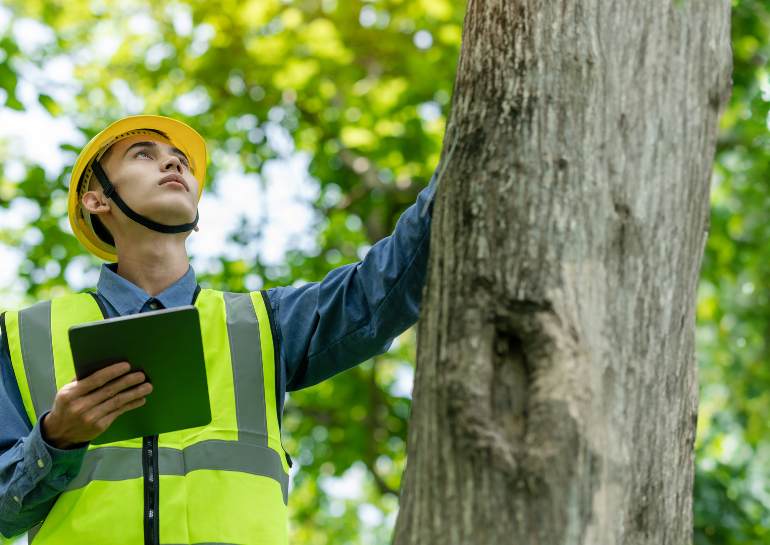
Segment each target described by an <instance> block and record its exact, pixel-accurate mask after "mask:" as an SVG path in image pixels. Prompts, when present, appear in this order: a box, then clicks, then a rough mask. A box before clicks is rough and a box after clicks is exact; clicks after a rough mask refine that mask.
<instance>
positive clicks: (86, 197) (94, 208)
mask: <svg viewBox="0 0 770 545" xmlns="http://www.w3.org/2000/svg"><path fill="white" fill-rule="evenodd" d="M81 203H82V204H83V208H85V209H86V210H87V211H88V212H89V213H91V214H105V213H107V212H109V211H110V203H109V201H108V200H107V198H105V196H104V194H103V193H101V192H100V191H86V192H85V193H84V194H83V198H82V199H81Z"/></svg>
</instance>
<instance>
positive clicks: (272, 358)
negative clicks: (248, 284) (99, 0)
mask: <svg viewBox="0 0 770 545" xmlns="http://www.w3.org/2000/svg"><path fill="white" fill-rule="evenodd" d="M206 161H207V158H206V148H205V143H204V141H203V139H202V138H201V136H200V135H199V134H198V133H197V132H196V131H195V130H193V129H192V128H190V127H189V126H187V125H185V124H184V123H181V122H179V121H176V120H173V119H170V118H166V117H161V116H147V115H145V116H130V117H126V118H124V119H121V120H119V121H116V122H115V123H113V124H111V125H110V126H109V127H107V128H106V129H104V130H103V131H102V132H101V133H99V134H98V135H96V136H95V137H94V138H93V139H92V140H91V141H90V142H89V143H88V144H87V145H86V146H85V148H84V149H83V150H82V151H81V153H80V155H79V157H78V159H77V161H76V162H75V166H74V168H73V173H72V178H71V182H70V198H69V217H70V223H71V225H72V228H73V232H74V233H75V235H76V236H77V238H78V239H79V240H80V241H81V242H82V243H83V244H84V246H85V247H86V248H87V249H88V250H89V251H90V252H92V253H93V254H95V255H97V256H98V257H100V258H102V259H104V260H106V261H108V262H110V263H108V264H104V265H102V269H101V275H100V278H99V282H98V285H97V290H96V292H94V293H81V294H73V295H69V296H65V297H60V298H57V299H54V300H53V301H45V302H42V303H39V304H37V305H34V306H32V307H29V308H27V309H23V310H22V311H19V312H7V313H5V314H4V315H3V316H2V319H0V326H2V339H0V371H2V373H1V374H0V376H2V381H3V382H2V386H3V387H2V388H0V422H2V425H1V427H0V453H2V454H0V533H2V534H3V535H4V536H7V537H10V536H13V535H17V534H20V533H23V532H25V531H28V530H29V539H30V542H31V543H34V544H35V545H38V544H41V545H58V544H81V543H82V544H95V543H110V544H113V543H114V544H138V543H145V544H159V543H163V544H171V543H174V544H179V543H186V544H192V543H238V544H270V545H273V544H282V543H286V542H287V535H286V532H287V520H286V502H287V489H288V467H289V465H290V464H291V459H290V458H289V456H288V454H286V453H285V452H284V450H283V447H282V445H281V441H280V415H281V413H282V409H283V400H284V395H285V393H286V392H287V391H292V390H298V389H300V388H305V387H308V386H311V385H313V384H316V383H318V382H320V381H322V380H325V379H327V378H329V377H331V376H333V375H335V374H336V373H339V372H341V371H343V370H345V369H348V368H350V367H352V366H354V365H356V364H358V363H360V362H362V361H364V360H366V359H368V358H370V357H372V356H374V355H376V354H378V353H382V352H384V351H385V350H387V348H388V347H389V346H390V343H391V342H392V340H393V338H394V337H395V336H397V335H398V334H400V333H401V332H402V331H403V330H405V329H406V328H407V327H409V326H410V325H411V324H413V323H414V322H415V321H416V319H417V317H418V310H419V304H420V298H421V291H422V287H423V284H424V279H425V270H426V264H427V258H428V243H429V232H430V211H431V204H430V201H431V199H430V196H431V193H432V191H433V190H434V185H435V176H434V177H433V178H432V179H431V183H430V184H429V186H428V188H426V189H425V190H423V191H422V192H421V193H420V195H419V197H418V202H417V203H416V204H415V205H413V206H411V207H410V208H409V209H408V210H407V211H406V212H405V213H404V214H403V216H402V217H401V218H400V219H399V222H398V225H397V226H396V229H395V231H394V233H393V234H392V235H391V236H390V237H387V238H386V239H384V240H381V241H379V242H378V243H377V244H375V245H374V246H373V247H372V248H371V249H370V251H369V252H368V254H367V256H366V257H365V258H364V259H363V260H362V261H361V262H359V263H355V264H351V265H346V266H343V267H339V268H337V269H335V270H333V271H332V272H330V273H329V274H328V275H327V276H326V277H325V278H324V279H323V280H322V281H321V282H317V283H309V284H306V285H304V286H301V287H281V288H274V289H270V290H266V291H265V290H263V291H260V292H252V293H246V294H234V293H224V292H219V291H216V290H210V289H201V288H200V286H198V284H197V282H196V280H195V273H194V271H193V269H192V267H191V266H190V265H189V260H188V256H187V252H186V249H185V240H186V239H187V237H188V236H189V235H190V234H191V232H192V231H193V230H197V222H198V212H197V204H198V201H199V200H200V196H201V193H202V188H203V185H204V182H205V172H206ZM425 212H428V213H425ZM188 304H194V305H195V306H196V307H197V308H198V310H199V313H200V316H201V330H202V336H203V342H204V353H205V359H206V372H207V380H208V383H209V395H210V398H211V406H212V423H211V424H209V425H207V426H203V427H201V428H194V429H191V430H182V431H179V432H172V433H168V434H161V435H160V436H157V435H156V436H151V437H144V438H137V439H134V440H129V441H120V442H118V443H109V444H106V445H92V444H90V443H89V442H90V441H91V440H92V439H93V438H94V437H96V436H97V435H99V434H100V433H101V432H103V431H104V430H105V429H107V428H108V427H109V425H110V424H111V423H112V422H113V421H114V420H115V418H117V417H118V416H119V415H120V414H122V413H124V412H126V411H129V410H131V409H133V408H136V407H139V406H141V405H142V404H143V403H144V401H145V398H146V396H148V395H150V393H151V391H152V387H151V386H150V385H149V384H148V383H147V382H146V381H145V380H144V376H143V374H142V373H141V372H138V371H137V372H130V365H129V363H126V362H122V363H118V364H114V365H112V366H110V367H107V368H105V369H104V370H102V371H99V372H97V373H95V374H93V375H91V376H90V377H88V378H86V379H84V380H81V381H77V380H75V379H74V368H73V365H72V357H71V352H70V350H69V344H68V342H69V341H68V338H67V335H66V331H67V329H68V328H69V327H70V326H71V325H74V324H77V323H83V322H88V321H94V320H99V319H103V318H109V317H115V316H121V315H129V314H135V313H139V312H146V311H149V310H155V309H159V308H170V307H177V306H182V305H188ZM137 341H140V340H139V339H138V340H137Z"/></svg>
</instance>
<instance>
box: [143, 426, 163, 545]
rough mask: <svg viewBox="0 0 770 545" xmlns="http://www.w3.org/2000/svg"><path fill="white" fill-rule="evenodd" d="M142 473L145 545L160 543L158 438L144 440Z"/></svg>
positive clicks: (150, 436)
mask: <svg viewBox="0 0 770 545" xmlns="http://www.w3.org/2000/svg"><path fill="white" fill-rule="evenodd" d="M142 473H143V474H144V545H158V544H159V543H160V528H159V526H158V514H159V513H158V488H159V487H158V485H159V482H158V436H157V435H149V436H147V437H143V438H142Z"/></svg>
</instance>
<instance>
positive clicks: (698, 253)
mask: <svg viewBox="0 0 770 545" xmlns="http://www.w3.org/2000/svg"><path fill="white" fill-rule="evenodd" d="M729 17H730V6H729V2H728V1H727V0H708V1H706V0H681V1H675V2H671V1H668V0H639V1H634V2H621V1H604V2H601V1H599V0H566V1H556V2H545V1H536V0H470V2H469V5H468V12H467V15H466V19H465V27H464V35H463V49H462V53H461V56H460V62H459V66H458V71H457V79H456V83H455V91H454V98H453V105H452V113H451V116H450V122H449V125H448V128H447V134H446V137H445V147H444V153H443V154H442V161H441V168H442V170H443V174H441V177H440V180H439V182H440V183H439V189H438V194H437V197H436V199H437V201H436V204H435V211H434V223H433V233H432V241H431V262H430V272H429V281H428V288H427V292H426V297H425V299H424V303H423V304H424V307H423V315H422V318H421V321H420V325H419V344H418V363H417V372H416V376H415V387H414V403H413V408H412V411H413V412H412V420H411V427H410V431H409V441H408V443H409V446H408V455H409V458H408V460H409V461H408V464H407V468H406V473H405V477H404V486H403V489H402V499H401V510H400V514H399V518H398V522H397V525H396V532H395V538H394V540H395V543H396V545H434V544H442V545H454V544H479V545H487V544H489V545H500V544H507V543H511V544H516V545H527V544H539V545H556V544H583V543H584V544H591V545H603V544H606V545H618V544H642V543H644V544H654V545H661V544H672V545H685V544H688V543H690V542H691V540H692V484H693V472H694V467H693V462H694V459H693V458H694V455H693V442H694V438H695V424H696V411H697V376H696V364H695V359H694V327H695V320H694V308H695V297H696V286H697V279H698V272H699V268H700V263H701V258H702V255H703V249H704V243H705V240H706V236H707V231H708V213H709V185H710V174H711V166H712V160H713V152H714V148H715V138H716V130H717V118H718V114H719V113H720V111H721V108H722V106H723V105H724V103H725V102H726V100H727V97H728V95H729V87H730V77H729V73H730V58H731V55H730V45H729Z"/></svg>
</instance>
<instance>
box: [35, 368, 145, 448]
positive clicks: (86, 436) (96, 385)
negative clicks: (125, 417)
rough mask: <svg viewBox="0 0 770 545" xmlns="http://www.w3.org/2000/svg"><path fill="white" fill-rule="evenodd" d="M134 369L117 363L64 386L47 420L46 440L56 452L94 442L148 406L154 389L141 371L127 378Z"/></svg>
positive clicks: (45, 426) (44, 429) (44, 435)
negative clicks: (118, 420)
mask: <svg viewBox="0 0 770 545" xmlns="http://www.w3.org/2000/svg"><path fill="white" fill-rule="evenodd" d="M130 369H131V365H130V364H129V363H128V362H126V361H123V362H120V363H115V364H113V365H110V366H109V367H105V368H104V369H101V370H99V371H97V372H96V373H93V374H92V375H89V376H88V377H86V378H84V379H83V380H77V379H75V380H73V381H72V382H70V383H69V384H66V385H65V386H63V387H62V389H61V390H59V391H58V392H57V393H56V398H55V399H54V402H53V407H52V408H51V412H49V413H48V414H47V415H46V416H45V418H43V421H42V430H41V431H42V432H43V438H44V439H45V440H46V441H48V442H49V443H50V444H51V445H53V446H54V447H56V448H61V449H66V448H70V447H72V446H73V445H77V444H79V443H85V442H88V441H91V440H92V439H94V438H95V437H96V436H98V435H100V434H101V433H102V432H104V431H105V430H106V429H107V428H109V427H110V424H112V422H113V421H114V420H115V419H116V418H117V417H118V416H120V415H121V414H123V413H124V412H126V411H130V410H131V409H135V408H137V407H141V406H142V405H144V403H145V397H146V396H147V395H148V394H149V393H150V392H152V385H151V384H150V383H149V382H145V381H144V380H145V376H144V373H142V372H141V371H137V372H134V373H131V374H127V373H128V371H129V370H130Z"/></svg>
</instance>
